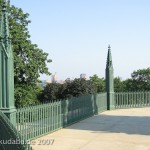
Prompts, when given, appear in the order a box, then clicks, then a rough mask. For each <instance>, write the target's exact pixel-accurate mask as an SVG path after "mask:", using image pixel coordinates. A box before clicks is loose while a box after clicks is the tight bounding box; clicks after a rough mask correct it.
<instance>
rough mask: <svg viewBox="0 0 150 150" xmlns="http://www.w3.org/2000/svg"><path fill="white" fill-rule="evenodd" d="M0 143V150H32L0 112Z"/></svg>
mask: <svg viewBox="0 0 150 150" xmlns="http://www.w3.org/2000/svg"><path fill="white" fill-rule="evenodd" d="M0 141H1V144H0V150H32V148H31V147H30V145H28V144H27V141H26V140H24V139H23V138H22V136H21V135H20V134H19V132H18V131H17V130H16V128H15V126H14V125H13V124H12V123H11V122H10V120H9V119H8V117H6V115H5V114H3V113H2V111H0Z"/></svg>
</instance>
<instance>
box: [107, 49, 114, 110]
mask: <svg viewBox="0 0 150 150" xmlns="http://www.w3.org/2000/svg"><path fill="white" fill-rule="evenodd" d="M113 71H114V70H113V65H112V56H111V50H110V46H109V47H108V55H107V64H106V92H107V110H111V109H115V100H114V76H113Z"/></svg>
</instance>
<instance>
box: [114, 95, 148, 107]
mask: <svg viewBox="0 0 150 150" xmlns="http://www.w3.org/2000/svg"><path fill="white" fill-rule="evenodd" d="M149 106H150V92H121V93H115V108H116V109H121V108H137V107H149Z"/></svg>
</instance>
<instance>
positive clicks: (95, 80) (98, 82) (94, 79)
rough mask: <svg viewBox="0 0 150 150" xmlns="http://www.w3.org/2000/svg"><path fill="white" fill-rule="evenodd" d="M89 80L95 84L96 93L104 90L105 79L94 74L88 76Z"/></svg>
mask: <svg viewBox="0 0 150 150" xmlns="http://www.w3.org/2000/svg"><path fill="white" fill-rule="evenodd" d="M90 81H91V82H92V83H93V84H94V85H95V86H96V88H97V93H100V92H104V91H105V80H104V78H99V77H98V76H97V75H96V74H95V75H93V76H91V77H90Z"/></svg>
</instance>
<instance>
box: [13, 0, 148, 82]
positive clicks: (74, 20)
mask: <svg viewBox="0 0 150 150" xmlns="http://www.w3.org/2000/svg"><path fill="white" fill-rule="evenodd" d="M11 4H13V5H15V6H17V7H20V8H22V9H23V11H24V12H25V13H26V12H27V13H29V14H30V16H29V19H30V20H31V23H30V25H29V32H30V35H31V40H32V42H33V43H34V44H37V45H38V46H39V48H41V49H43V51H44V52H47V53H48V54H49V56H48V58H50V59H52V63H50V64H48V68H49V71H50V72H51V73H52V74H54V73H55V72H56V73H57V75H58V79H59V80H65V79H66V78H68V77H70V78H79V76H80V74H81V73H85V74H87V76H93V75H94V74H97V75H98V76H99V77H105V67H106V58H107V51H108V45H109V44H110V46H111V52H112V59H113V66H114V76H115V77H116V76H119V77H121V78H122V79H123V80H124V79H127V78H130V77H131V73H132V72H133V71H135V70H138V69H143V68H148V67H150V0H43V1H42V0H36V1H35V0H33V1H31V0H11ZM40 79H41V80H48V79H51V78H50V76H45V75H41V77H40Z"/></svg>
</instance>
